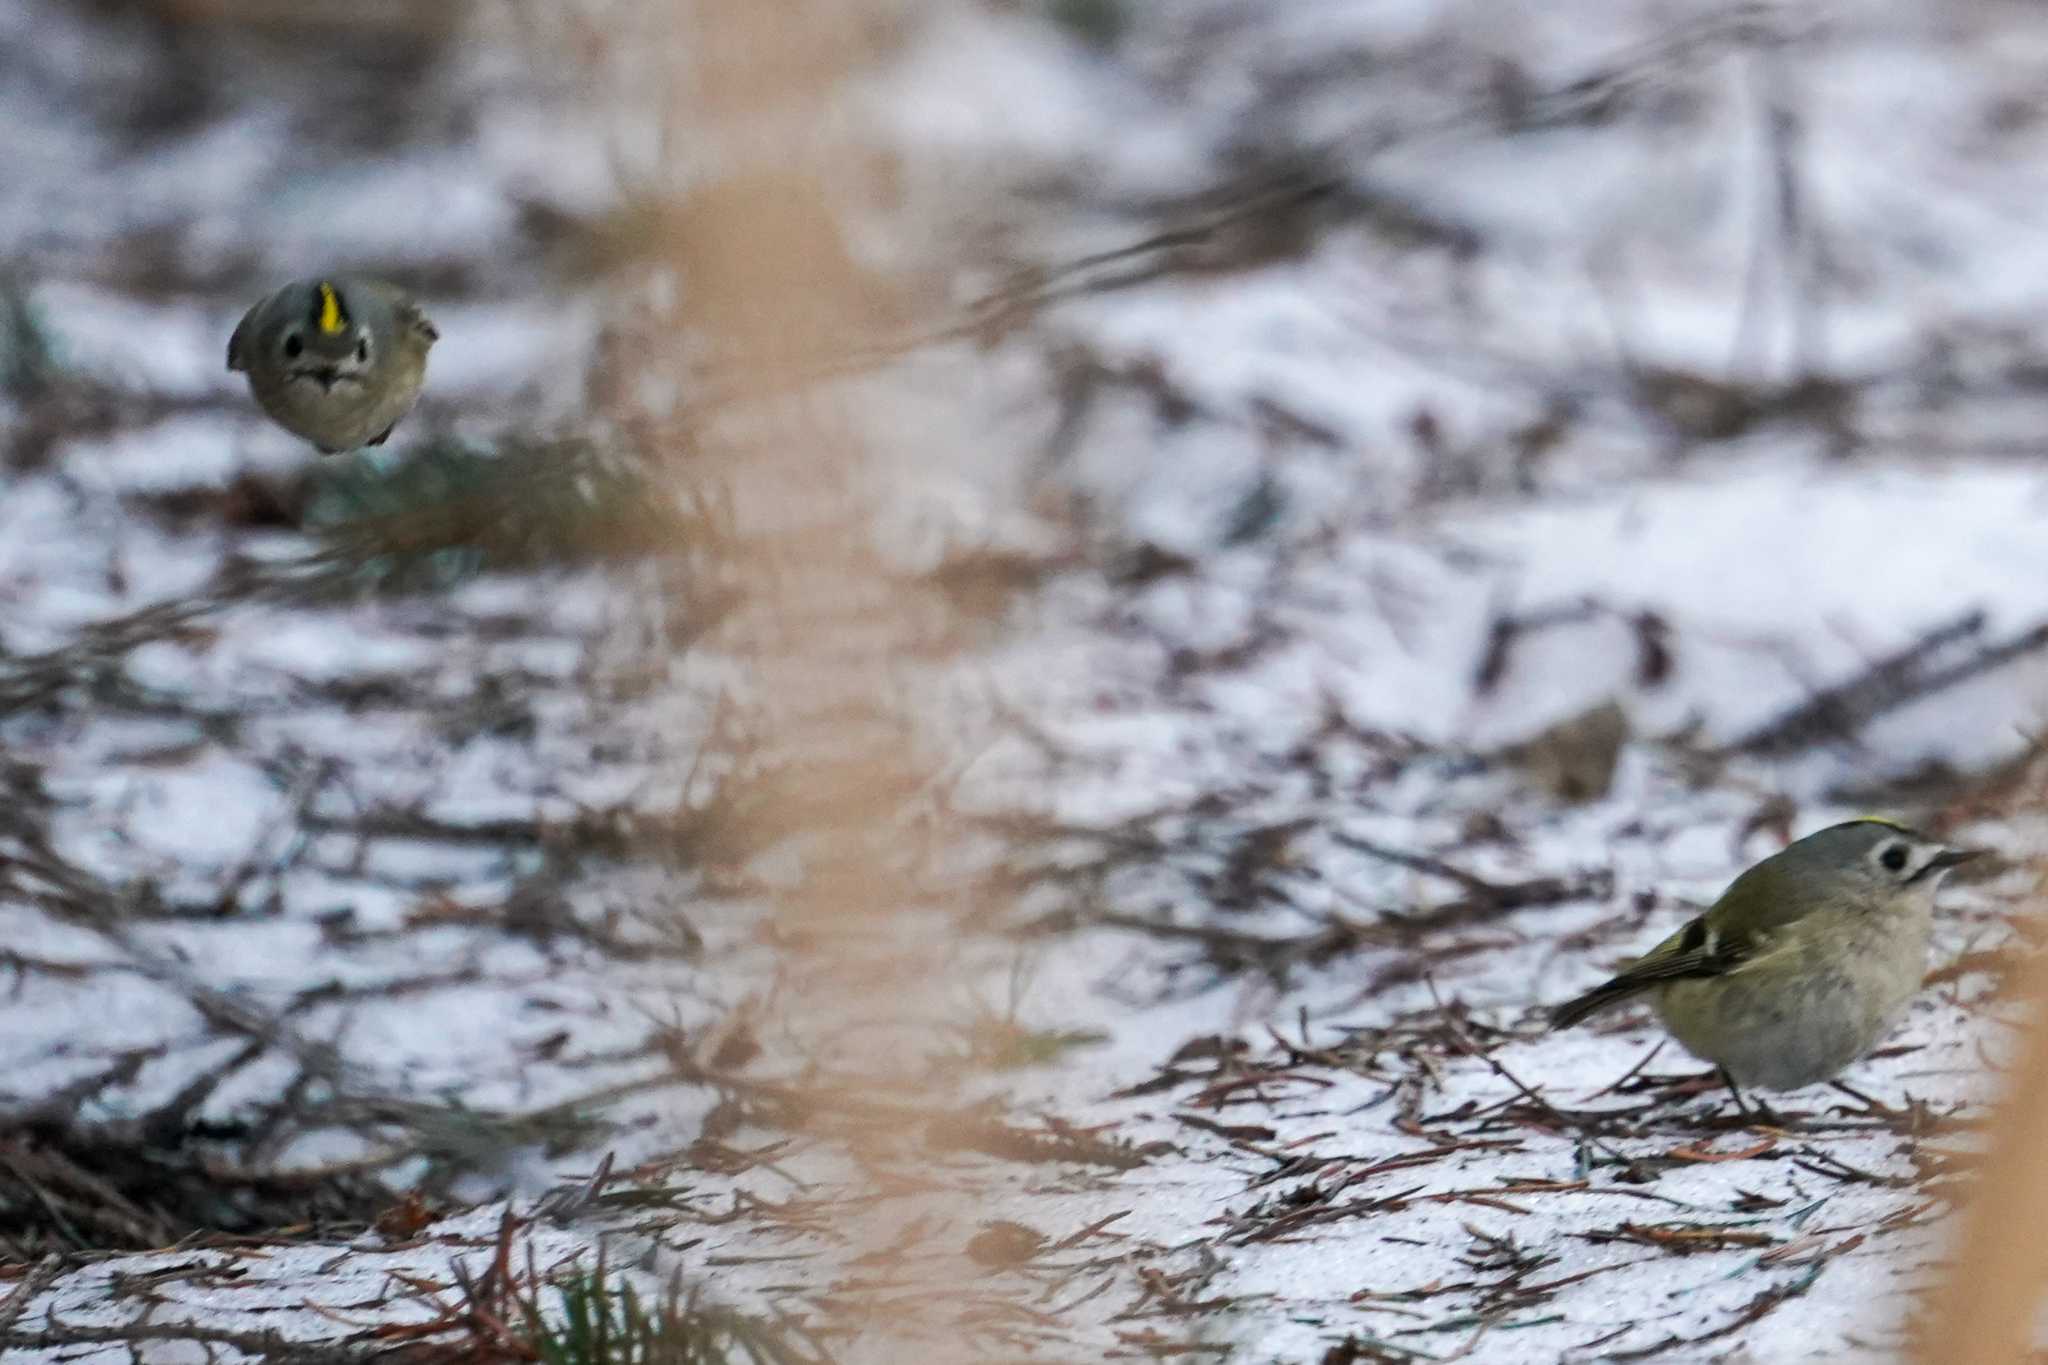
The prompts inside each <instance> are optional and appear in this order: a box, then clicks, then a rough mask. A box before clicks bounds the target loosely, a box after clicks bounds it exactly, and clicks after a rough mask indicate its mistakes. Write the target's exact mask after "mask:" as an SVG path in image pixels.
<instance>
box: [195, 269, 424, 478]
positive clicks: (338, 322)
mask: <svg viewBox="0 0 2048 1365" xmlns="http://www.w3.org/2000/svg"><path fill="white" fill-rule="evenodd" d="M440 336H441V334H440V333H439V332H438V331H436V330H435V329H434V324H433V323H431V322H429V321H427V316H426V314H425V313H423V312H421V311H420V308H419V305H418V304H416V303H414V302H413V301H412V300H411V299H410V298H408V297H407V296H406V295H405V293H404V292H403V291H402V290H400V289H398V288H397V287H396V286H394V285H389V284H385V283H383V282H382V281H379V280H367V279H361V278H357V277H352V276H333V277H330V278H327V279H315V280H297V281H294V282H293V283H291V284H288V285H286V286H284V288H282V289H279V290H277V291H276V292H275V293H272V294H270V295H268V296H266V297H265V298H264V299H262V300H261V301H260V302H258V303H257V305H256V306H255V307H254V308H251V309H250V310H249V311H248V313H247V314H245V315H244V316H243V318H242V321H241V323H240V324H239V325H238V326H237V327H236V328H235V334H234V336H233V337H231V338H229V340H228V368H229V369H230V370H240V371H242V372H244V373H246V374H247V375H248V376H249V388H250V390H251V392H253V393H254V394H255V395H256V402H257V403H258V404H259V405H261V407H262V408H263V411H264V412H266V413H268V414H269V415H270V418H271V420H272V421H274V422H276V423H277V424H278V425H279V426H281V427H283V428H284V429H285V430H286V431H289V432H291V433H292V434H293V435H294V436H300V437H304V438H305V439H306V440H308V441H311V442H312V443H313V444H314V445H316V446H318V447H319V448H320V450H321V451H322V453H324V454H329V455H332V454H334V453H335V452H336V451H341V450H352V449H354V448H355V447H357V446H365V445H372V446H374V445H382V444H383V443H384V440H385V438H386V437H388V436H390V435H391V429H392V428H393V427H395V426H397V425H398V422H399V419H400V418H402V417H404V416H405V415H406V414H407V413H408V412H411V411H412V406H413V404H414V403H415V402H417V401H418V399H419V396H420V386H421V385H422V384H423V383H424V382H425V381H426V377H427V352H428V351H429V350H430V349H432V347H433V345H434V343H435V342H436V341H438V340H439V339H440Z"/></svg>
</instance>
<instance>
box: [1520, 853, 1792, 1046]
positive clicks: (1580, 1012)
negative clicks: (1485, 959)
mask: <svg viewBox="0 0 2048 1365" xmlns="http://www.w3.org/2000/svg"><path fill="white" fill-rule="evenodd" d="M1782 876H1783V874H1782V871H1781V870H1780V868H1779V867H1778V865H1777V863H1776V860H1775V859H1771V858H1766V859H1765V860H1764V861H1763V862H1760V863H1758V864H1757V865H1756V866H1755V867H1752V868H1750V869H1749V870H1748V871H1747V872H1744V873H1743V874H1742V875H1741V876H1739V877H1737V878H1736V879H1735V880H1734V881H1733V882H1731V883H1730V884H1729V886H1728V889H1727V890H1726V891H1724V892H1722V893H1721V899H1719V900H1717V901H1715V902H1714V904H1713V905H1712V906H1710V907H1709V908H1708V909H1707V911H1706V912H1705V913H1704V914H1701V915H1698V916H1695V917H1694V918H1693V919H1692V920H1691V921H1689V922H1688V923H1687V924H1686V926H1685V927H1684V928H1683V929H1680V930H1679V931H1678V932H1677V933H1675V934H1673V935H1672V936H1671V937H1669V938H1667V939H1665V940H1664V941H1663V942H1662V943H1659V944H1658V945H1657V946H1656V947H1654V948H1652V949H1650V951H1649V952H1647V953H1644V954H1643V955H1642V956H1641V957H1639V958H1637V959H1636V960H1635V961H1634V962H1631V963H1630V964H1629V965H1628V966H1626V967H1624V968H1622V969H1621V970H1620V971H1619V972H1617V973H1615V975H1614V976H1613V977H1612V978H1611V979H1609V980H1607V981H1604V982H1602V983H1601V984H1599V985H1598V986H1595V987H1594V988H1593V989H1592V990H1590V991H1587V992H1586V993H1585V994H1583V995H1579V996H1575V997H1573V998H1572V999H1570V1000H1567V1001H1565V1002H1564V1003H1563V1004H1562V1005H1559V1006H1557V1007H1556V1008H1555V1009H1553V1010H1551V1012H1550V1026H1551V1027H1552V1028H1569V1027H1571V1026H1572V1025H1573V1024H1576V1023H1578V1022H1579V1021H1580V1020H1581V1019H1584V1018H1585V1017H1586V1016H1588V1015H1590V1014H1593V1013H1595V1012H1596V1011H1598V1010H1602V1009H1605V1008H1606V1007H1607V1006H1609V1005H1612V1004H1616V1003H1619V1002H1620V1001H1623V1000H1626V999H1628V998H1629V997H1630V996H1632V995H1635V994H1637V993H1638V992H1641V991H1645V990H1648V989H1649V988H1650V987H1652V986H1657V985H1661V984H1663V983H1664V982H1667V981H1684V980H1689V979H1697V978H1699V977H1708V976H1720V975H1722V974H1724V973H1726V972H1731V971H1734V970H1735V969H1736V968H1737V967H1740V966H1741V965H1742V964H1743V963H1745V962H1747V961H1749V960H1750V959H1751V958H1753V957H1755V956H1756V955H1757V954H1758V953H1759V952H1760V951H1762V950H1763V948H1764V947H1765V946H1766V945H1768V944H1769V943H1770V941H1771V940H1772V939H1773V938H1775V937H1776V936H1777V935H1778V934H1779V932H1780V931H1782V930H1783V929H1784V928H1785V927H1786V926H1788V925H1790V924H1792V923H1793V922H1794V921H1796V920H1798V919H1799V918H1801V917H1802V916H1803V915H1805V914H1808V913H1810V912H1811V908H1812V907H1811V906H1810V905H1807V904H1805V903H1803V902H1802V900H1801V898H1799V897H1796V896H1788V895H1784V894H1781V891H1782V887H1781V885H1780V883H1781V880H1782Z"/></svg>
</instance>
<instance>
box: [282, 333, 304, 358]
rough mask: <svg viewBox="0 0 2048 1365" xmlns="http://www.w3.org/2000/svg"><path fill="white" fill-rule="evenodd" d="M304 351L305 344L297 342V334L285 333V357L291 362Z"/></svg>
mask: <svg viewBox="0 0 2048 1365" xmlns="http://www.w3.org/2000/svg"><path fill="white" fill-rule="evenodd" d="M305 349H306V343H305V342H303V341H301V340H299V334H298V333H297V332H286V333H285V334H284V353H285V355H286V357H288V358H289V359H292V360H297V359H298V358H299V353H300V352H302V351H304V350H305Z"/></svg>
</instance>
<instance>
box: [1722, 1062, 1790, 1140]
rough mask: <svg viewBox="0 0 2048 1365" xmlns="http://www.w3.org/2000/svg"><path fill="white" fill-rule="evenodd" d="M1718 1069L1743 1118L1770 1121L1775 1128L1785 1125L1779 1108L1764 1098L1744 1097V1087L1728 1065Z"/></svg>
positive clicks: (1754, 1120) (1752, 1120)
mask: <svg viewBox="0 0 2048 1365" xmlns="http://www.w3.org/2000/svg"><path fill="white" fill-rule="evenodd" d="M1717 1069H1718V1070H1719V1071H1720V1073H1721V1083H1722V1084H1723V1085H1725V1086H1727V1087H1728V1093H1729V1094H1730V1095H1733V1096H1734V1097H1735V1107H1736V1108H1737V1109H1739V1110H1741V1111H1742V1117H1743V1118H1745V1119H1748V1120H1750V1121H1751V1122H1762V1123H1768V1124H1770V1125H1771V1126H1772V1127H1774V1128H1782V1127H1784V1126H1785V1119H1784V1117H1783V1116H1782V1115H1780V1114H1779V1113H1778V1111H1777V1110H1775V1109H1773V1108H1771V1106H1770V1105H1768V1104H1765V1103H1764V1102H1763V1101H1762V1100H1754V1101H1752V1100H1750V1099H1747V1098H1745V1097H1744V1095H1743V1093H1742V1087H1741V1086H1739V1085H1737V1084H1736V1083H1735V1078H1734V1077H1733V1076H1731V1075H1729V1074H1728V1068H1727V1067H1725V1066H1724V1067H1720V1068H1717Z"/></svg>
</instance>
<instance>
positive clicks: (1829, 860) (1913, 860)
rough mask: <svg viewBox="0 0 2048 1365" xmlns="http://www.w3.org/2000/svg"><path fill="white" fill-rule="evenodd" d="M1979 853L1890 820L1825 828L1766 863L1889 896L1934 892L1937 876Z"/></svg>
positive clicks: (1807, 878)
mask: <svg viewBox="0 0 2048 1365" xmlns="http://www.w3.org/2000/svg"><path fill="white" fill-rule="evenodd" d="M1980 851H1981V850H1978V849H1964V848H1951V847H1950V846H1949V845H1947V844H1944V843H1942V842H1941V840H1939V839H1933V838H1929V837H1928V836H1927V835H1925V834H1921V833H1919V832H1918V831H1915V830H1910V829H1907V828H1906V827H1905V826H1904V825H1895V824H1893V823H1892V822H1891V821H1889V820H1875V819H1871V820H1850V821H1848V822H1846V823H1844V824H1839V825H1830V826H1828V827H1827V828H1826V829H1824V830H1820V831H1818V832H1817V833H1814V834H1809V835H1807V836H1806V837H1805V838H1804V839H1801V840H1799V841H1798V842H1797V843H1795V844H1792V845H1790V846H1788V847H1787V848H1785V849H1784V851H1782V852H1780V853H1778V854H1776V855H1775V856H1773V857H1771V858H1769V859H1767V860H1766V862H1767V863H1768V864H1770V865H1772V870H1773V872H1774V873H1776V874H1777V876H1778V877H1782V878H1791V879H1795V880H1798V881H1801V882H1809V883H1810V882H1813V881H1815V880H1818V879H1821V878H1828V879H1833V881H1834V884H1835V885H1838V886H1843V887H1844V888H1845V889H1848V888H1854V889H1857V890H1860V891H1862V892H1865V893H1867V894H1870V895H1873V896H1885V897H1890V896H1892V895H1895V894H1897V893H1898V892H1900V891H1902V890H1908V889H1910V890H1913V891H1918V892H1924V893H1925V894H1927V895H1928V896H1932V895H1933V894H1934V888H1935V887H1936V886H1937V885H1939V884H1940V882H1941V876H1942V873H1944V872H1946V871H1947V870H1948V869H1949V868H1951V867H1954V866H1955V865H1956V864H1957V863H1961V862H1966V861H1968V860H1969V859H1971V858H1974V857H1976V856H1977V854H1978V853H1979V852H1980Z"/></svg>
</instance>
